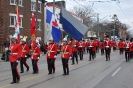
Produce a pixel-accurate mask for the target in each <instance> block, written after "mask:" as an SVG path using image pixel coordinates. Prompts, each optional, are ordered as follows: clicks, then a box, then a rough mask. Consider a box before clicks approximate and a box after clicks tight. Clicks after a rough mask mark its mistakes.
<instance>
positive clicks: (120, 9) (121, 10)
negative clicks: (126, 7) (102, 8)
mask: <svg viewBox="0 0 133 88" xmlns="http://www.w3.org/2000/svg"><path fill="white" fill-rule="evenodd" d="M117 6H118V7H119V8H120V10H121V11H122V13H123V14H124V15H125V17H126V18H127V20H128V21H129V22H131V21H130V20H129V19H128V17H127V15H126V14H125V12H124V11H123V10H122V8H121V6H120V5H119V4H118V3H117ZM131 23H132V22H131Z"/></svg>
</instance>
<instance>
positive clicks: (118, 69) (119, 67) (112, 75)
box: [112, 67, 121, 76]
mask: <svg viewBox="0 0 133 88" xmlns="http://www.w3.org/2000/svg"><path fill="white" fill-rule="evenodd" d="M120 69H121V67H119V68H118V69H117V70H116V71H115V72H114V73H113V74H112V76H115V75H116V73H117V72H118V71H119V70H120Z"/></svg>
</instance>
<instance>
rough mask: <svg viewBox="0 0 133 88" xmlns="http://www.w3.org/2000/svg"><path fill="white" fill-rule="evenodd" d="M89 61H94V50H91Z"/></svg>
mask: <svg viewBox="0 0 133 88" xmlns="http://www.w3.org/2000/svg"><path fill="white" fill-rule="evenodd" d="M89 54H90V55H89V59H90V60H91V59H94V55H95V51H92V49H89Z"/></svg>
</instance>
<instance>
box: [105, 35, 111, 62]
mask: <svg viewBox="0 0 133 88" xmlns="http://www.w3.org/2000/svg"><path fill="white" fill-rule="evenodd" d="M111 44H112V43H111V41H110V39H109V36H108V35H107V36H106V41H105V42H104V47H105V53H106V61H108V60H109V61H110V53H111V52H110V50H111Z"/></svg>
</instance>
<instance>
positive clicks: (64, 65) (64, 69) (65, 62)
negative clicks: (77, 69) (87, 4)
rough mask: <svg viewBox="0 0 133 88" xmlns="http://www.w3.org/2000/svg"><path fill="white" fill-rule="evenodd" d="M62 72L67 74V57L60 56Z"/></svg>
mask: <svg viewBox="0 0 133 88" xmlns="http://www.w3.org/2000/svg"><path fill="white" fill-rule="evenodd" d="M62 65H63V72H64V74H69V67H68V59H64V58H62Z"/></svg>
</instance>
